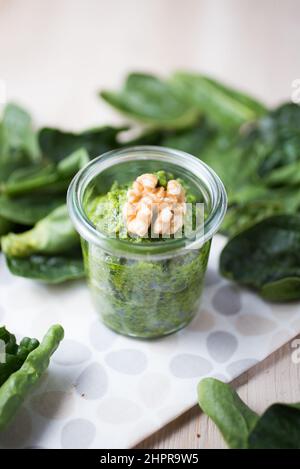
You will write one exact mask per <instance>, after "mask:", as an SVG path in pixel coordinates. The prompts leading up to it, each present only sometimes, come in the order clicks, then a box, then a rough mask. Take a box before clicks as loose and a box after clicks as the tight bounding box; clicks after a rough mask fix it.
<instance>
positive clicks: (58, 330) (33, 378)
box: [0, 325, 64, 431]
mask: <svg viewBox="0 0 300 469" xmlns="http://www.w3.org/2000/svg"><path fill="white" fill-rule="evenodd" d="M63 336H64V330H63V328H62V327H61V326H60V325H54V326H52V327H51V328H50V329H49V331H48V332H47V334H46V335H45V337H44V339H43V341H42V343H41V344H40V343H39V341H38V340H36V339H30V338H28V337H24V338H23V339H22V340H21V342H20V344H19V345H18V344H17V343H16V338H15V336H14V335H13V334H11V333H10V332H8V331H7V329H6V328H5V327H0V340H1V346H2V347H1V352H2V353H1V360H0V431H1V430H2V429H3V428H4V427H5V426H6V425H7V424H8V423H9V422H10V420H11V419H12V417H13V416H14V414H15V413H16V411H17V410H18V408H19V407H20V405H21V404H22V402H23V400H24V399H25V397H26V396H27V394H28V392H29V391H30V390H31V388H32V386H33V385H34V384H36V382H37V381H38V379H39V378H40V376H41V375H42V374H43V373H44V371H45V370H46V369H47V367H48V365H49V360H50V357H51V355H52V354H53V353H54V351H55V350H56V349H57V347H58V345H59V343H60V341H61V340H62V339H63Z"/></svg>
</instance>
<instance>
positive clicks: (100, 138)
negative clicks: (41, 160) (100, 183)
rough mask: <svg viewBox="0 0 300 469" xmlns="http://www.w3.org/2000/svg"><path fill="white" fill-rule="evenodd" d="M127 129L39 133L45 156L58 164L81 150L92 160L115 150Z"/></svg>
mask: <svg viewBox="0 0 300 469" xmlns="http://www.w3.org/2000/svg"><path fill="white" fill-rule="evenodd" d="M126 129H127V127H109V126H105V127H99V128H95V129H90V130H86V131H84V132H80V133H74V132H64V131H62V130H59V129H52V128H48V127H45V128H43V129H41V130H40V131H39V134H38V138H39V144H40V147H41V151H42V154H43V156H44V157H45V158H46V159H47V160H48V161H51V162H54V163H57V162H59V161H61V160H62V159H63V158H65V157H67V156H68V155H70V154H71V153H73V152H75V151H76V150H78V149H80V148H83V149H85V150H86V152H87V153H88V154H89V156H90V158H95V157H96V156H99V155H102V154H103V153H105V152H107V151H110V150H114V149H115V148H118V147H119V146H120V145H119V143H118V141H117V137H118V134H119V133H120V132H122V131H123V130H126Z"/></svg>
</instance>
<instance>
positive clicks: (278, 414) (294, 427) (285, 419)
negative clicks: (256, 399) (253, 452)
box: [249, 404, 300, 449]
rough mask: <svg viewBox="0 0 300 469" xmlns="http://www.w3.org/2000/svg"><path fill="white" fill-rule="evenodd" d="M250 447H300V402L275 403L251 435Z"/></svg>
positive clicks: (258, 422) (261, 418)
mask: <svg viewBox="0 0 300 469" xmlns="http://www.w3.org/2000/svg"><path fill="white" fill-rule="evenodd" d="M249 449H300V404H273V405H271V406H270V407H269V408H268V409H267V410H266V411H265V412H264V414H263V415H262V416H261V417H260V419H259V420H258V421H257V423H256V425H255V427H254V428H253V430H252V431H251V433H250V435H249Z"/></svg>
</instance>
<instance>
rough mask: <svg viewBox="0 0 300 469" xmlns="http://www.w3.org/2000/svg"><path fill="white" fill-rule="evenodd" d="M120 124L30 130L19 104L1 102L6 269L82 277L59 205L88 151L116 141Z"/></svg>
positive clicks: (0, 193) (51, 278)
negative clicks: (71, 129) (70, 129)
mask: <svg viewBox="0 0 300 469" xmlns="http://www.w3.org/2000/svg"><path fill="white" fill-rule="evenodd" d="M121 130H123V128H113V127H100V128H95V129H91V130H88V131H84V132H82V133H72V132H63V131H61V130H58V129H51V128H44V129H41V130H40V131H39V132H35V131H34V130H33V128H32V125H31V119H30V117H29V115H28V114H27V113H26V112H25V111H24V110H23V109H21V108H20V107H18V106H16V105H13V104H9V105H7V106H6V108H5V110H4V114H3V119H2V122H1V124H0V236H2V243H1V244H2V250H3V252H4V254H5V255H6V260H7V264H8V267H9V268H10V270H11V271H12V273H14V274H16V275H21V276H24V277H30V278H35V279H39V280H43V281H46V282H49V283H59V282H62V281H65V280H70V279H76V278H80V277H83V275H84V270H83V262H82V256H81V250H80V243H79V238H78V236H77V234H76V232H75V230H74V229H73V227H72V225H71V222H70V220H69V217H68V213H67V210H66V206H65V200H66V192H67V188H68V186H69V184H70V181H71V179H72V178H73V177H74V175H75V174H76V173H77V172H78V171H79V170H80V169H81V168H82V167H83V166H85V165H86V164H87V163H88V162H89V160H90V158H91V157H95V156H98V155H99V154H101V153H103V152H105V151H108V150H111V149H112V148H115V147H116V146H117V145H118V144H117V140H116V137H117V134H118V133H119V132H120V131H121ZM7 233H9V234H7Z"/></svg>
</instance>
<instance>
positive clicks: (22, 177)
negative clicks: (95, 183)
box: [0, 148, 89, 197]
mask: <svg viewBox="0 0 300 469" xmlns="http://www.w3.org/2000/svg"><path fill="white" fill-rule="evenodd" d="M88 162H89V156H88V154H87V152H86V150H85V149H83V148H79V149H78V150H76V151H74V152H73V153H71V154H70V155H68V156H67V157H65V158H64V159H62V160H61V161H60V162H58V163H57V164H54V163H48V164H47V165H44V164H40V165H36V166H30V167H28V168H22V169H19V170H16V171H14V172H13V173H12V174H11V176H10V177H9V178H8V179H7V181H6V182H5V183H2V185H0V193H1V192H2V193H3V194H6V195H9V196H12V197H15V196H20V195H23V194H28V193H32V192H34V191H39V192H43V193H45V192H46V193H49V192H50V193H55V194H57V193H59V192H60V193H61V192H64V193H65V192H66V190H67V188H68V185H69V183H70V180H71V179H72V177H73V176H74V175H75V174H76V173H77V171H78V170H79V169H81V168H82V167H83V166H85V165H86V164H87V163H88Z"/></svg>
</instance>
